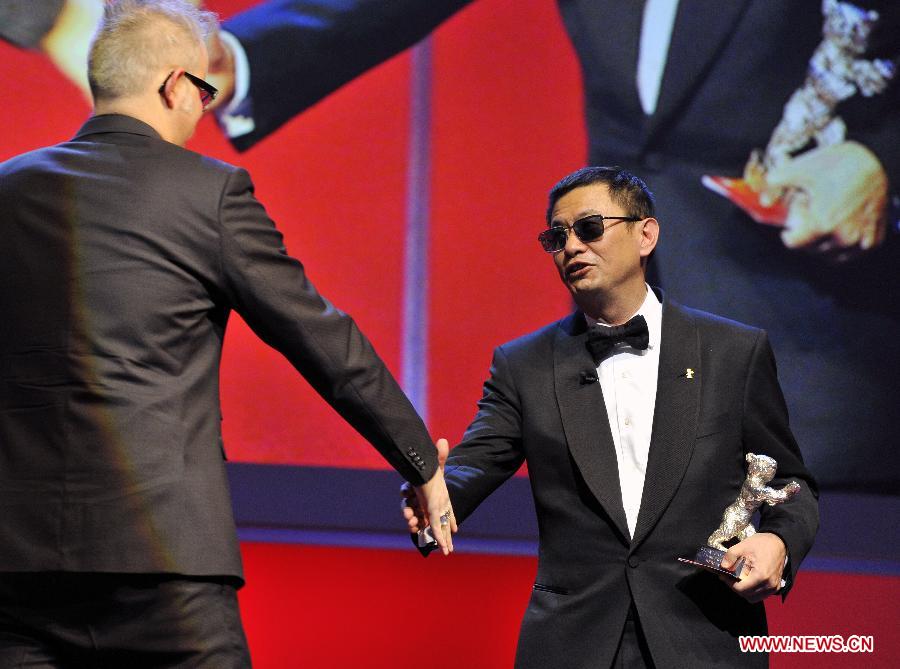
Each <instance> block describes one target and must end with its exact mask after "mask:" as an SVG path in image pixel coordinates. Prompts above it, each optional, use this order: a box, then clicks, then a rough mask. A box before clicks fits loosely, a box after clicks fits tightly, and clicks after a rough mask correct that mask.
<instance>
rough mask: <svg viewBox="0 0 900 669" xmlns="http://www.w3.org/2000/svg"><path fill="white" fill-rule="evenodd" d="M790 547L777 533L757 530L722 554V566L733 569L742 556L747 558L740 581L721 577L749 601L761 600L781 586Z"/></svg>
mask: <svg viewBox="0 0 900 669" xmlns="http://www.w3.org/2000/svg"><path fill="white" fill-rule="evenodd" d="M786 556H787V548H785V545H784V542H783V541H782V540H781V537H779V536H778V535H777V534H772V533H771V532H757V533H756V534H754V535H753V536H751V537H748V538H747V539H744V540H743V541H741V542H739V543H737V544H735V545H734V546H732V547H731V548H729V549H728V551H727V552H726V553H725V557H723V558H722V567H723V568H725V569H731V567H733V566H734V563H735V562H737V561H738V558H741V557H743V558H744V568H743V571H742V575H741V580H740V581H734V580H732V579H729V578H726V577H724V576H720V577H719V579H720V580H721V581H722V582H723V583H725V584H726V585H727V586H728V587H729V588H731V589H732V590H733V591H734V592H736V593H737V594H739V595H740V596H741V597H743V598H744V599H746V600H747V601H748V602H751V603H754V604H755V603H756V602H761V601H762V600H764V599H765V598H766V597H769V596H771V595H774V594H775V593H777V592H778V591H779V590H780V589H781V574H782V572H783V571H784V565H785V557H786Z"/></svg>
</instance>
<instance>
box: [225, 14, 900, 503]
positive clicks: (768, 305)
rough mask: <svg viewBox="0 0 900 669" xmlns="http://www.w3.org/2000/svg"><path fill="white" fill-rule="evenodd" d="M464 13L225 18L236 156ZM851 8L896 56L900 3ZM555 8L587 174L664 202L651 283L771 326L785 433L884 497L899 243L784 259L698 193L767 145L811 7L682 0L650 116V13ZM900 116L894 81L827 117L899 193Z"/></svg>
mask: <svg viewBox="0 0 900 669" xmlns="http://www.w3.org/2000/svg"><path fill="white" fill-rule="evenodd" d="M466 4H468V3H467V2H465V1H463V0H441V1H440V2H418V1H417V0H415V1H413V0H377V1H371V0H339V1H338V0H322V1H320V0H315V1H311V0H290V1H288V0H277V1H272V2H264V3H260V4H259V5H258V6H256V7H253V8H252V9H250V10H248V11H247V12H244V13H241V14H238V15H236V16H235V17H233V18H232V19H230V20H229V21H228V22H226V25H225V27H226V29H228V30H230V31H231V32H233V33H234V34H235V35H236V36H237V37H238V39H239V40H240V41H241V42H242V44H243V45H244V47H245V49H246V51H247V54H248V58H249V61H250V69H251V85H250V93H249V95H250V98H251V100H252V116H253V118H254V121H255V123H256V129H255V130H254V131H253V133H251V134H248V135H245V136H242V137H239V138H236V139H235V140H234V143H235V145H236V146H238V147H239V148H241V149H246V148H247V147H248V146H250V145H252V144H253V143H254V142H256V141H258V140H259V139H260V138H262V137H264V136H265V135H266V134H268V133H269V132H271V131H273V130H274V129H275V128H277V127H279V126H280V125H281V124H282V123H284V122H285V121H286V120H288V119H289V118H291V117H292V116H293V115H295V114H297V113H299V112H300V111H302V110H303V109H305V108H307V107H309V106H311V105H312V104H314V103H315V102H316V101H318V100H319V99H320V98H321V97H322V96H324V95H326V94H328V93H330V92H331V91H333V90H334V89H336V88H337V87H339V86H340V85H342V84H344V83H345V82H346V81H348V80H349V79H350V78H351V77H353V76H355V75H356V74H358V73H360V72H362V71H364V70H365V69H367V68H369V67H371V66H373V65H375V64H377V63H379V62H381V61H382V60H384V59H386V58H387V57H389V56H391V55H393V54H395V53H397V51H399V50H400V49H402V48H405V47H406V46H408V45H409V44H411V43H412V42H413V41H415V40H416V39H419V38H421V37H424V36H425V34H426V33H427V31H428V30H430V29H432V28H433V27H435V26H437V25H438V23H439V22H440V21H441V20H442V19H443V18H445V17H447V16H450V15H451V14H452V13H453V12H454V11H456V10H458V9H459V8H460V7H463V6H465V5H466ZM853 4H855V5H858V6H862V7H864V8H867V9H868V8H871V9H875V10H877V11H878V12H879V13H880V15H881V18H880V19H879V21H878V22H877V23H876V28H875V31H874V33H873V34H872V36H871V38H870V49H869V51H868V52H867V53H866V54H865V57H867V58H873V57H880V58H888V59H894V60H896V59H897V58H898V56H900V4H898V3H897V2H894V1H893V0H858V1H857V2H854V3H853ZM559 7H560V12H561V14H562V17H563V21H564V23H565V26H566V30H567V31H568V33H569V36H570V38H571V40H572V43H573V45H574V47H575V50H576V52H577V54H578V57H579V60H580V62H581V66H582V74H583V78H584V91H585V112H586V117H587V119H586V120H587V128H588V133H589V140H590V159H589V162H590V163H591V164H595V165H611V164H619V165H622V166H623V167H626V168H627V169H630V170H633V171H634V172H635V173H637V174H639V175H641V176H642V177H643V178H644V179H646V180H647V182H648V183H649V184H650V187H651V189H652V190H653V191H654V193H655V194H656V195H657V201H658V202H659V206H658V214H659V219H660V221H661V222H662V225H663V234H662V236H661V239H660V245H659V248H658V250H657V253H656V254H655V258H654V262H653V263H651V275H650V276H651V280H652V281H653V282H654V283H656V284H658V285H660V286H662V287H664V288H665V289H666V291H667V292H668V294H669V295H671V296H672V297H674V298H675V299H679V300H683V301H685V302H687V301H689V302H690V303H691V304H693V305H696V306H697V307H699V308H702V309H706V310H709V311H712V312H714V313H717V314H722V315H724V316H728V317H729V318H734V319H736V320H739V321H742V322H747V323H755V324H758V325H760V326H761V327H763V328H765V329H766V331H767V332H768V333H769V336H770V337H771V339H772V343H773V346H774V348H775V349H776V350H777V351H778V353H779V356H780V357H781V358H782V359H783V360H789V361H790V363H791V364H790V365H789V366H787V367H786V368H785V370H784V373H783V375H782V385H783V387H784V389H785V394H786V395H787V397H788V400H789V401H790V404H791V406H792V407H794V409H795V421H794V431H795V433H796V434H797V435H798V437H799V438H800V441H801V442H802V443H804V444H807V445H808V446H807V457H808V460H809V464H810V468H811V469H812V470H813V471H815V472H816V473H817V476H819V478H820V480H821V481H822V482H823V485H826V484H827V485H828V486H830V487H859V486H864V487H865V488H866V489H867V490H869V491H873V490H875V491H882V492H885V493H893V491H894V490H895V489H896V487H897V484H898V482H900V467H898V466H897V464H896V463H894V462H886V461H885V458H884V457H883V454H884V453H885V452H888V451H889V450H890V448H892V444H893V439H894V437H893V432H894V428H893V424H892V422H890V421H888V420H886V419H885V416H889V415H892V413H893V408H894V398H895V397H896V396H897V394H898V392H900V381H898V376H897V374H896V373H893V371H892V370H897V369H900V347H897V346H896V345H895V344H894V341H895V340H896V338H897V336H898V333H900V272H897V270H896V267H897V262H898V260H900V235H897V234H892V235H890V237H889V239H888V241H887V243H886V244H884V245H883V246H882V247H881V248H880V249H878V250H876V251H873V252H869V253H867V254H865V256H864V257H863V258H861V259H860V260H859V261H858V262H851V263H846V264H843V265H828V264H826V263H823V262H822V260H821V259H820V258H818V257H816V256H814V255H810V254H806V253H802V252H798V251H796V250H791V249H786V248H785V247H784V244H783V243H782V242H781V240H780V238H779V236H778V232H779V231H778V230H777V229H775V228H771V227H767V226H761V225H759V224H756V223H754V222H752V221H751V220H750V218H749V217H748V216H746V215H745V214H744V213H743V212H742V211H741V210H739V209H738V208H737V207H735V206H734V205H733V204H732V203H731V202H729V201H728V200H726V199H724V198H722V197H720V196H718V195H715V194H713V193H712V192H710V191H709V190H707V189H706V188H704V187H703V186H702V185H701V178H702V177H703V175H705V174H722V175H726V176H739V175H740V174H741V173H742V171H743V167H744V164H745V162H746V161H747V158H748V157H749V155H750V152H751V151H752V150H753V149H755V148H764V147H765V146H766V144H767V142H768V140H769V137H770V136H771V134H772V131H773V130H774V128H775V126H776V124H777V123H778V121H779V119H780V118H781V115H782V111H783V106H784V104H785V102H787V100H788V98H789V97H790V95H791V94H792V93H793V92H794V90H796V89H797V88H798V87H799V86H800V85H801V84H802V83H803V80H804V77H805V76H806V71H807V68H808V64H809V58H810V56H811V55H812V53H813V51H814V50H815V48H816V46H817V45H818V44H819V42H820V41H821V40H822V9H821V2H813V1H812V0H730V1H729V2H721V1H720V0H681V1H680V3H679V7H678V12H677V16H676V18H675V25H674V29H673V32H672V42H671V45H670V48H669V54H668V61H667V64H666V69H665V73H664V76H663V79H662V83H661V87H660V96H659V102H658V105H657V109H656V112H655V113H654V114H652V115H651V116H647V115H645V114H644V112H643V110H642V109H641V106H640V101H639V98H638V93H637V88H636V85H635V72H636V69H637V61H638V47H639V40H640V32H641V21H642V16H643V11H644V3H643V2H611V1H609V0H559ZM775 62H777V66H773V63H775ZM295 82H300V83H299V84H298V85H295ZM898 108H900V76H898V77H895V79H894V81H893V83H892V84H891V85H890V87H889V89H888V90H887V91H886V92H884V93H881V94H879V95H875V96H873V97H870V98H866V97H863V96H861V95H856V96H854V97H853V98H851V99H849V100H847V101H845V102H842V103H841V104H840V105H839V106H838V109H837V111H838V113H839V114H840V115H841V116H842V117H843V118H844V120H845V121H846V123H847V127H848V133H849V135H848V136H849V138H850V139H854V140H857V141H859V142H861V143H863V144H864V145H866V146H867V147H869V148H870V149H871V150H872V151H874V152H875V153H876V154H877V155H878V157H879V159H880V160H881V162H882V164H883V165H884V168H885V170H886V172H887V174H888V177H889V179H890V181H891V184H892V186H891V187H892V189H893V191H894V192H895V193H896V192H898V183H900V150H898V147H900V114H897V113H896V110H897V109H898ZM523 146H526V147H527V143H526V144H525V145H523ZM525 150H526V151H527V148H526V149H525ZM895 215H897V216H900V212H898V213H896V214H895ZM895 227H896V226H895ZM701 257H702V258H708V259H710V261H709V262H700V261H699V259H700V258H701ZM860 333H864V334H863V335H861V334H860ZM860 336H863V337H864V339H865V344H863V345H860V344H859V343H858V339H859V337H860ZM886 370H888V371H886ZM851 397H852V398H854V401H852V402H850V401H847V399H848V398H851Z"/></svg>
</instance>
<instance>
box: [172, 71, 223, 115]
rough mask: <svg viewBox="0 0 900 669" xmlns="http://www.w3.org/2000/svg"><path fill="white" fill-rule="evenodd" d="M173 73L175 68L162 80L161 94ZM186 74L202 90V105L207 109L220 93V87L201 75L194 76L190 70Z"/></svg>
mask: <svg viewBox="0 0 900 669" xmlns="http://www.w3.org/2000/svg"><path fill="white" fill-rule="evenodd" d="M173 74H175V71H174V70H173V71H172V72H169V75H168V76H167V77H166V80H165V81H164V82H162V86H160V87H159V93H160V95H162V94H163V92H164V91H165V90H166V84H167V83H169V79H171V78H172V75H173ZM184 76H185V77H186V78H187V80H188V81H190V82H191V83H192V84H194V86H196V87H197V89H198V90H199V91H200V105H201V106H202V107H203V109H206V108H207V107H208V106H209V103H210V102H212V101H213V100H215V99H216V96H217V95H218V94H219V89H218V88H216V87H215V86H213V85H212V84H211V83H209V82H208V81H204V80H203V79H201V78H200V77H197V76H194V75H193V74H191V73H190V72H187V71H185V73H184Z"/></svg>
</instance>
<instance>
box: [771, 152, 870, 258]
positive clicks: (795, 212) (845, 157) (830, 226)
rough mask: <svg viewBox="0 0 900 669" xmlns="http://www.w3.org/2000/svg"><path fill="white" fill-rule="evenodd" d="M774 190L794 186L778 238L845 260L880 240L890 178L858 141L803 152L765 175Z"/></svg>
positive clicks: (791, 246) (785, 243)
mask: <svg viewBox="0 0 900 669" xmlns="http://www.w3.org/2000/svg"><path fill="white" fill-rule="evenodd" d="M766 181H767V183H768V185H769V186H770V187H772V188H777V189H781V188H791V189H795V190H794V194H793V195H792V197H791V200H790V206H789V210H788V217H787V222H786V223H785V227H784V230H783V231H782V233H781V239H782V241H783V242H784V245H785V246H787V247H788V248H802V249H805V250H808V251H811V252H813V253H818V254H822V255H824V256H825V257H826V258H827V259H830V260H834V261H837V262H843V261H845V260H849V259H850V258H852V257H854V256H856V255H859V254H860V253H861V252H863V251H866V250H869V249H871V248H874V247H875V246H877V245H878V244H880V243H881V242H882V241H883V240H884V236H885V233H886V228H887V219H886V215H885V211H886V205H887V193H888V180H887V175H886V174H885V172H884V168H883V167H882V165H881V163H880V162H879V160H878V158H877V157H876V156H875V154H873V153H872V152H871V151H870V150H869V149H867V148H866V147H865V146H863V145H862V144H859V143H857V142H841V143H839V144H833V145H831V146H824V147H821V148H817V149H813V150H811V151H807V152H806V153H802V154H800V155H799V156H797V157H796V158H793V159H788V160H786V161H785V162H784V163H783V164H781V165H778V166H777V167H775V168H773V169H771V170H770V171H769V172H768V173H767V174H766Z"/></svg>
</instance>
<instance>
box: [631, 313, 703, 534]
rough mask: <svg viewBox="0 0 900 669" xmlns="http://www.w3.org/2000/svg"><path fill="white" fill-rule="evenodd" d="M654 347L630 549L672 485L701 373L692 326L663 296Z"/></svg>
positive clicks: (692, 423)
mask: <svg viewBox="0 0 900 669" xmlns="http://www.w3.org/2000/svg"><path fill="white" fill-rule="evenodd" d="M660 346H661V348H660V358H659V377H658V381H657V386H656V407H655V409H654V412H653V430H652V434H651V438H650V453H649V456H648V460H647V475H646V477H645V478H644V491H643V496H642V497H641V510H640V512H639V513H638V519H637V525H636V527H635V531H634V539H633V541H632V547H636V546H637V545H638V544H639V543H640V542H641V541H642V540H643V539H644V537H646V536H647V534H648V533H649V532H650V530H651V529H652V528H653V526H654V525H655V524H656V522H657V520H659V517H660V515H662V513H663V511H665V508H666V506H668V504H669V501H670V500H671V499H672V497H673V495H674V494H675V491H676V490H677V489H678V485H679V484H680V483H681V479H682V478H683V477H684V472H685V470H686V469H687V465H688V462H689V461H690V459H691V452H692V451H693V447H694V435H695V434H696V430H697V421H698V419H699V411H700V387H701V384H702V382H703V371H702V370H701V369H700V342H699V339H698V333H697V329H696V326H695V325H694V323H693V321H692V319H691V317H690V316H689V315H688V314H687V312H685V311H684V310H683V309H682V308H681V307H680V306H678V305H677V304H674V303H672V302H671V301H669V300H665V301H664V306H663V316H662V341H661V343H660ZM687 370H691V371H690V372H688V371H687ZM688 376H692V377H693V378H688Z"/></svg>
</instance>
